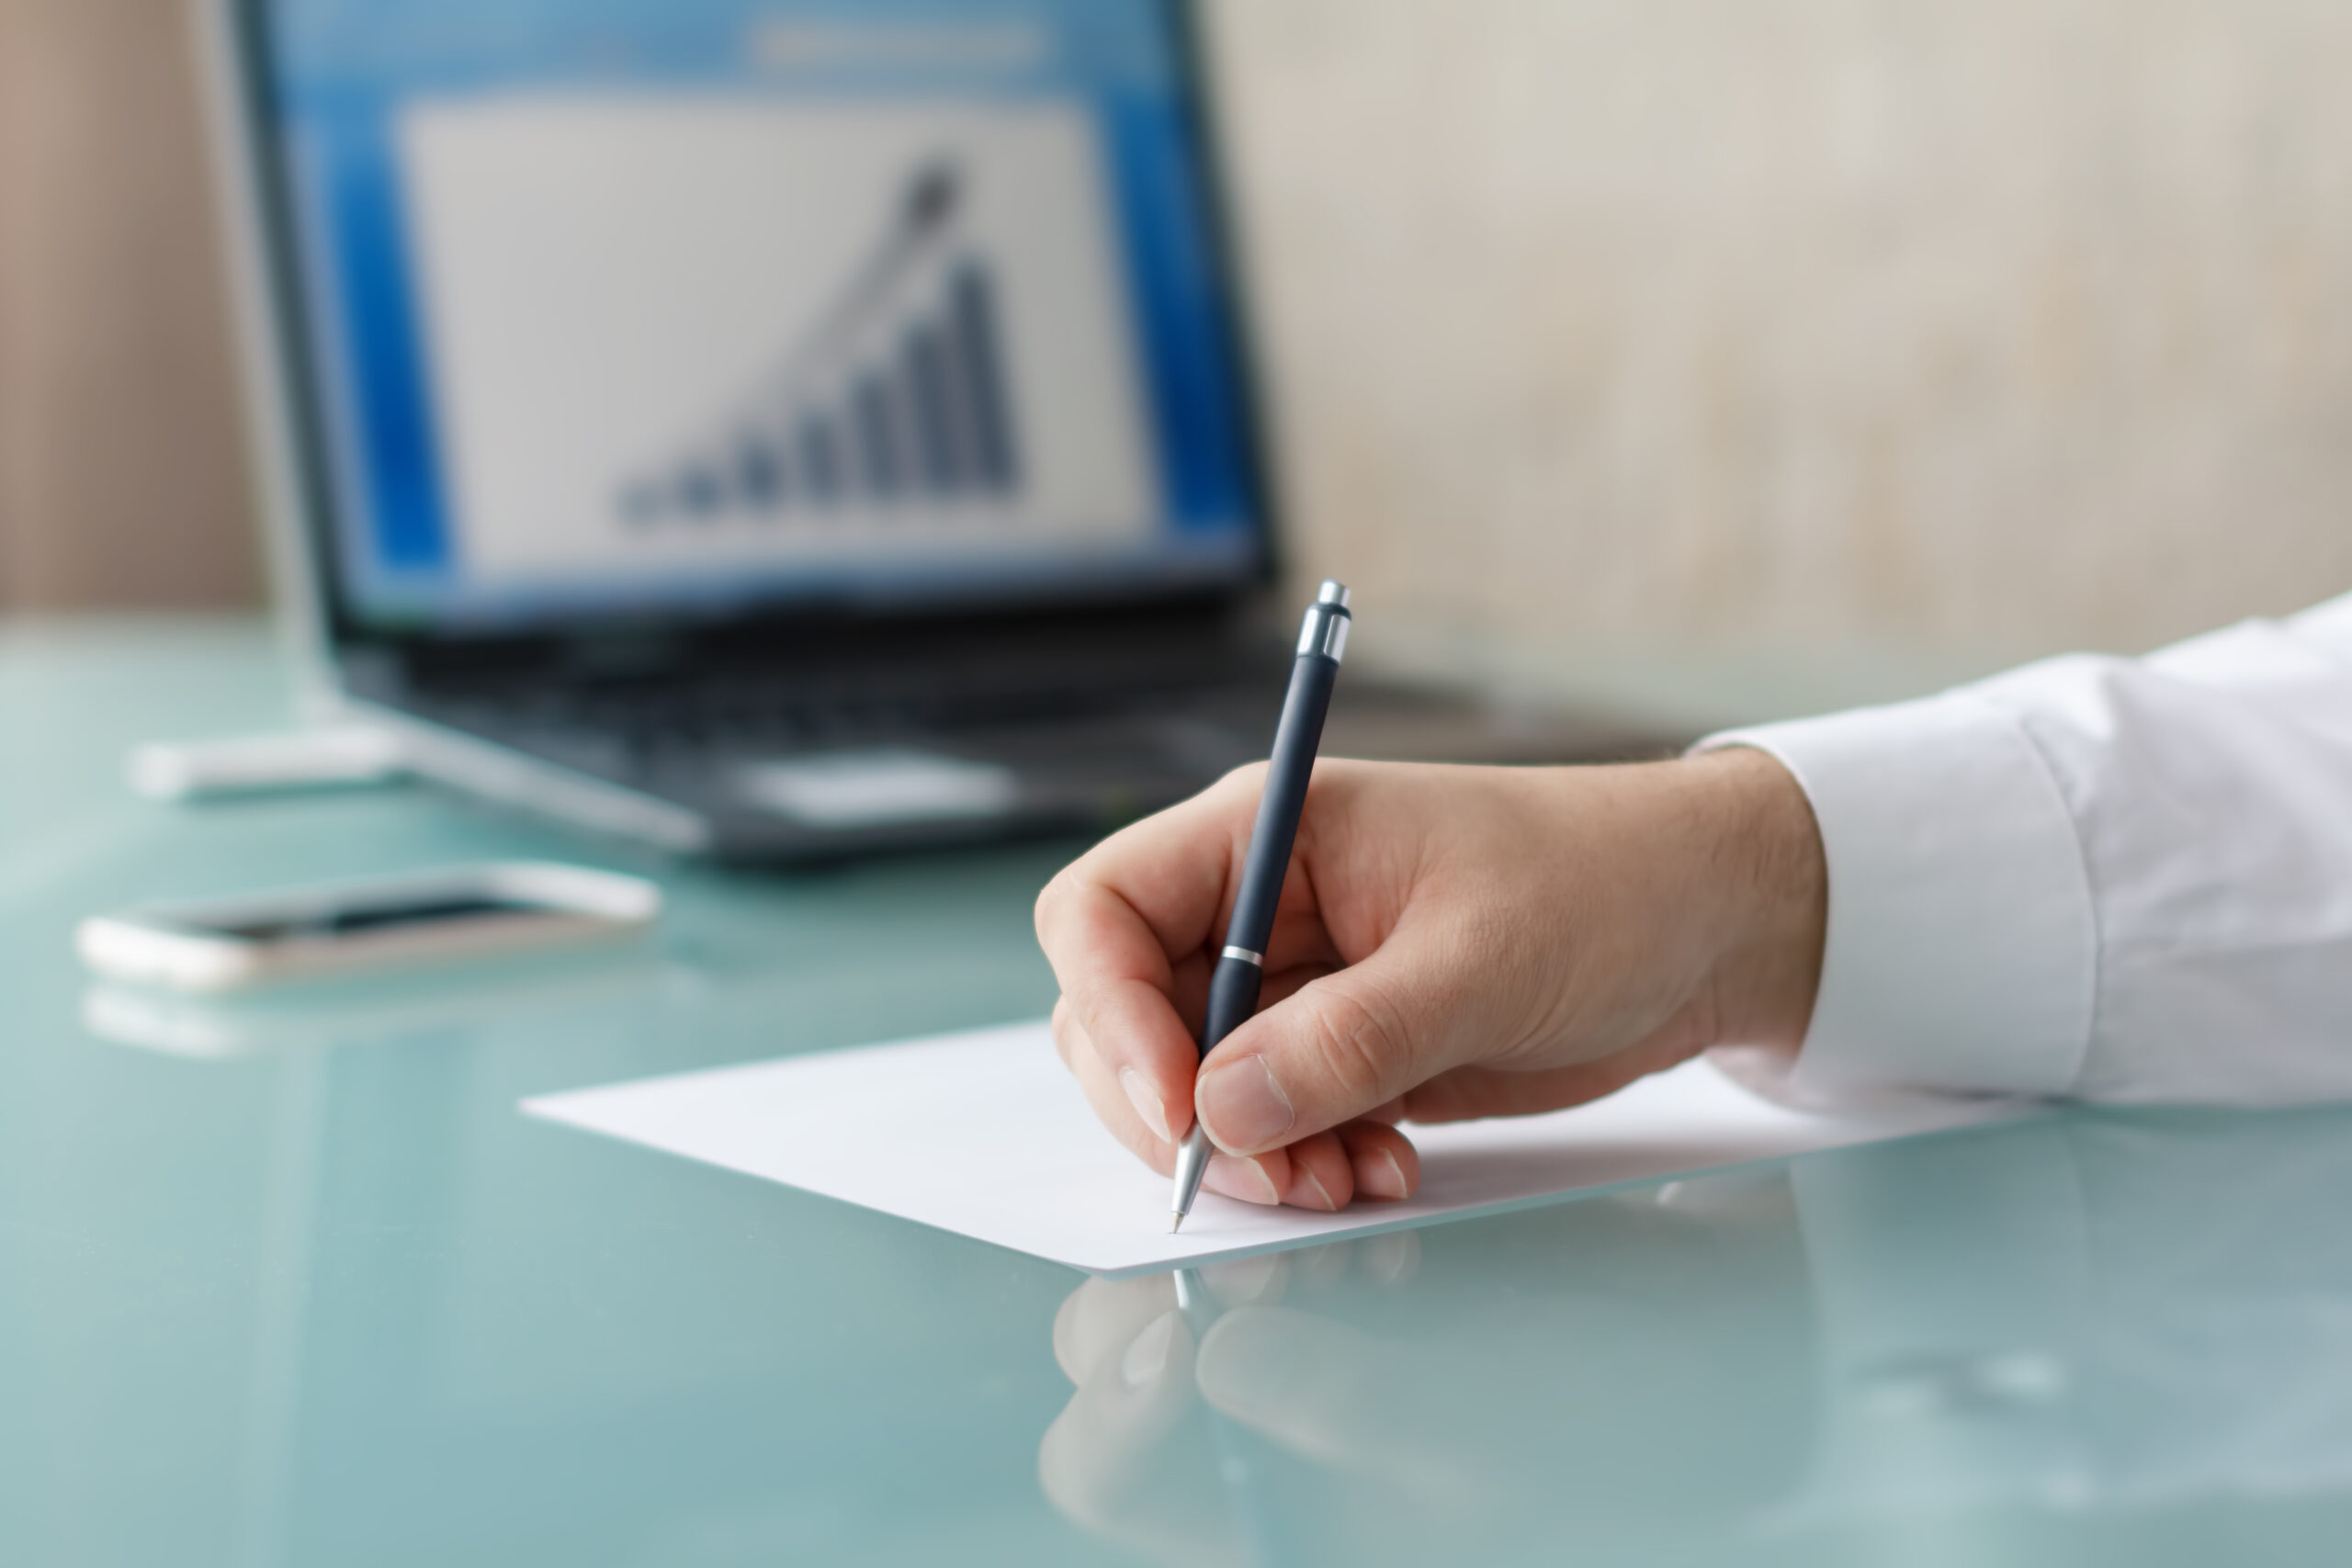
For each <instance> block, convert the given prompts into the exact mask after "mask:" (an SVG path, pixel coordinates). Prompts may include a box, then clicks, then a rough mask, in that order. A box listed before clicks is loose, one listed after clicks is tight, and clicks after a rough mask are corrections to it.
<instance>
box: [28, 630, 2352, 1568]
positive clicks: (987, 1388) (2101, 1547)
mask: <svg viewBox="0 0 2352 1568" xmlns="http://www.w3.org/2000/svg"><path fill="white" fill-rule="evenodd" d="M287 711H288V695H287V683H286V678H285V674H284V671H283V669H282V667H281V665H280V664H279V662H278V661H277V659H276V658H275V657H274V655H273V652H272V649H271V645H270V643H269V641H268V639H267V638H266V637H265V636H264V634H263V633H262V631H261V630H260V628H258V627H257V626H252V625H248V624H243V623H224V624H201V623H193V624H192V623H168V622H156V623H143V622H116V623H103V624H63V625H50V626H32V627H29V628H28V627H24V626H17V627H13V628H9V629H7V630H6V631H5V632H0V1006H5V1012H4V1013H0V1020H5V1021H0V1562H9V1563H24V1564H75V1565H79V1564H90V1565H93V1568H96V1565H101V1564H118V1563H121V1564H131V1563H138V1564H146V1563H158V1564H163V1563H169V1564H175V1565H195V1564H213V1563H222V1564H255V1565H261V1564H269V1565H277V1564H297V1563H300V1564H311V1563H332V1564H374V1563H413V1562H433V1563H440V1564H471V1563H498V1564H504V1565H513V1564H526V1563H542V1562H546V1563H580V1564H608V1563H609V1564H657V1563H658V1564H672V1563H675V1564H736V1563H786V1562H856V1563H869V1562H870V1563H926V1564H930V1563H939V1562H956V1563H957V1564H959V1565H980V1564H989V1563H998V1562H1005V1563H1061V1562H1166V1563H1184V1564H1190V1563H1236V1564H1249V1563H1287V1562H1308V1563H1320V1562H1331V1563H1347V1564H1351V1565H1359V1564H1375V1563H1386V1562H1432V1561H1458V1562H1570V1561H1573V1562H1608V1563H1651V1562H1657V1563H1668V1562H1672V1563H1713V1562H1738V1563H1781V1562H1787V1563H1807V1564H1823V1563H1827V1564H1838V1563H1849V1562H1850V1563H1858V1564H1860V1563H1872V1564H1875V1563H1903V1564H1929V1563H1933V1564H1941V1563H1962V1562H1970V1563H1974V1562H2015V1563H2041V1562H2066V1563H2078V1562H2089V1563H2109V1562H2112V1563H2132V1564H2146V1563H2173V1562H2179V1563H2199V1564H2204V1563H2214V1562H2231V1563H2246V1562H2330V1561H2341V1560H2342V1559H2343V1556H2344V1555H2345V1551H2346V1549H2345V1547H2344V1545H2343V1543H2344V1542H2346V1540H2352V1221H2347V1220H2346V1217H2345V1216H2346V1194H2347V1193H2352V1115H2348V1114H2346V1113H2344V1112H2339V1111H2312V1112H2298V1113H2287V1114H2276V1115H2268V1116H2263V1115H2227V1114H2218V1113H2188V1112H2172V1113H2163V1114H2134V1115H2113V1114H2088V1113H2080V1112H2067V1113H2060V1112H2052V1113H2048V1114H2045V1115H2041V1116H2040V1117H2037V1118H2035V1119H2033V1120H2030V1121H2028V1122H2022V1123H2018V1124H2012V1125H2008V1126H2005V1127H1998V1128H1993V1129H1989V1130H1977V1131H1972V1132H1965V1133H1959V1134H1947V1135H1943V1136H1938V1137H1931V1138H1924V1139H1918V1140H1914V1141H1911V1142H1907V1143H1902V1144H1894V1145H1882V1146H1878V1147H1874V1148H1867V1149H1860V1150H1852V1151H1846V1152H1840V1153H1831V1154H1826V1155H1818V1156H1810V1157H1806V1158H1802V1159H1798V1160H1795V1161H1791V1162H1780V1163H1773V1164H1767V1165H1762V1166H1756V1167H1748V1168H1739V1169H1735V1170H1730V1171H1724V1172H1720V1173H1716V1174H1713V1175H1704V1176H1698V1177H1693V1178H1689V1179H1682V1180H1679V1181H1670V1182H1666V1183H1663V1184H1660V1183H1647V1184H1642V1185H1638V1186H1634V1187H1630V1188H1624V1189H1620V1190H1613V1191H1611V1192H1607V1193H1603V1194H1600V1195H1598V1196H1593V1197H1589V1198H1586V1199H1583V1200H1580V1201H1571V1202H1564V1203H1560V1204H1557V1205H1554V1206H1551V1207H1547V1208H1542V1209H1536V1210H1532V1211H1527V1212H1522V1213H1514V1214H1510V1215H1506V1216H1502V1217H1498V1218H1489V1219H1483V1220H1474V1221H1468V1222H1463V1223H1457V1224H1442V1225H1436V1226H1430V1227H1428V1228H1424V1229H1421V1230H1418V1231H1410V1232H1404V1233H1397V1234H1391V1235H1383V1236H1379V1237H1375V1238H1372V1239H1369V1240H1363V1241H1359V1242H1352V1243H1340V1244H1336V1245H1331V1246H1325V1247H1313V1248H1309V1249H1306V1250H1301V1251H1296V1252H1292V1253H1286V1254H1280V1255H1276V1256H1273V1257H1269V1258H1254V1259H1250V1260H1248V1261H1245V1262H1240V1263H1235V1264H1230V1265H1227V1266H1225V1267H1223V1268H1218V1269H1207V1270H1204V1271H1203V1272H1202V1273H1201V1274H1199V1275H1196V1276H1188V1277H1186V1278H1185V1279H1184V1280H1181V1281H1180V1280H1176V1279H1174V1278H1171V1277H1167V1276H1162V1277H1158V1278H1148V1279H1138V1280H1122V1281H1115V1282H1114V1281H1103V1280H1086V1279H1083V1278H1081V1277H1080V1276H1078V1275H1076V1274H1073V1273H1071V1272H1069V1271H1068V1270H1065V1269H1059V1268H1057V1267H1055V1266H1052V1265H1048V1264H1045V1263H1040V1262H1037V1261H1035V1260H1033V1259H1030V1258H1023V1257H1020V1256H1016V1255H1013V1254H1011V1253H1007V1252H1002V1251H1000V1250H997V1249H995V1248H992V1247H987V1246H983V1245H980V1244H978V1243H974V1242H969V1241H967V1240H964V1239H961V1238H958V1237H956V1236H952V1235H944V1234H941V1233H937V1232H933V1231H929V1230H925V1229H922V1228H921V1227H918V1226H915V1225H911V1224H906V1223H904V1222H901V1221H898V1220H893V1219H889V1218H886V1217H883V1216H880V1215H876V1214H872V1213H865V1212H864V1211H860V1210H857V1209H854V1208H850V1207H847V1206H845V1205H842V1204H839V1203H835V1202H832V1201H827V1200H823V1199H819V1198H815V1197H812V1196H809V1195H808V1194H805V1193H801V1192H797V1191H793V1190H786V1189H782V1188H777V1187H773V1186H769V1185H765V1184H763V1183H760V1182H757V1181H753V1180H751V1179H744V1178H741V1177H736V1176H732V1175H729V1174H726V1173H724V1172H720V1171H718V1170H715V1169H707V1168H700V1167H696V1166H694V1165H690V1164H687V1163H684V1162H681V1161H678V1160H674V1159H670V1158H666V1157H663V1156H658V1155H654V1154H650V1153H648V1152H646V1151H643V1150H639V1149H636V1148H632V1147H628V1146H625V1145H618V1144H614V1143H609V1142H605V1141H602V1140H599V1139H596V1138H593V1137H589V1136H586V1135H583V1134H578V1133H574V1132H571V1131H568V1130H566V1129H563V1128H560V1127H556V1126H551V1125H548V1124H546V1123H543V1122H533V1121H529V1120H526V1119H525V1118H524V1117H523V1116H522V1115H520V1114H519V1113H518V1112H517V1111H516V1102H517V1101H518V1100H521V1099H523V1098H524V1097H525V1096H527V1095H532V1094H537V1093H541V1092H545V1091H549V1090H554V1089H567V1088H573V1087H579V1086H584V1085H589V1084H596V1083H603V1082H610V1081H614V1080H618V1079H623V1078H628V1077H639V1076H645V1075H650V1074H655V1073H662V1072H671V1071H676V1070H680V1069H684V1068H689V1067H694V1066H705V1065H714V1064H719V1063H726V1062H735V1061H745V1060H752V1059H755V1058H760V1057H764V1056H771V1055H779V1054H783V1053H789V1052H801V1051H816V1050H823V1049H828V1048H831V1047H837V1046H842V1045H846V1044H851V1043H862V1042H866V1041H873V1040H879V1039H888V1038H893V1037H899V1036H906V1035H912V1034H918V1033H923V1032H932V1031H937V1030H944V1029H952V1028H958V1027H964V1026H968V1025H977V1024H982V1023H989V1022H995V1021H1004V1020H1009V1019H1015V1018H1021V1017H1027V1016H1035V1015H1036V1014H1039V1013H1041V1012H1043V1011H1044V1010H1046V1008H1047V1007H1048V1006H1049V1005H1050V1003H1051V1000H1052V997H1053V986H1052V982H1051V978H1050V976H1049V975H1048V973H1047V971H1046V966H1045V964H1044V963H1043V961H1042V960H1041V959H1040V958H1039V956H1038V954H1037V953H1036V950H1035V942H1034V940H1033V938H1032V936H1031V933H1030V928H1029V906H1030V901H1031V900H1032V898H1033V897H1035V891H1036V889H1037V888H1038V887H1039V886H1041V885H1042V884H1043V882H1044V881H1045V879H1046V877H1047V876H1048V875H1050V874H1051V873H1052V872H1053V870H1054V869H1055V868H1056V867H1057V865H1058V864H1059V863H1061V862H1062V861H1063V860H1064V859H1066V858H1067V857H1068V856H1069V853H1071V852H1072V851H1073V849H1074V848H1075V846H1074V845H1072V844H1069V843H1060V844H1043V845H1028V846H1019V847H1012V848H1006V849H999V850H992V851H983V852H969V853H961V854H956V855H948V856H934V857H929V858H922V859H906V860H898V861H879V862H872V863H864V864H859V865H854V866H849V867H844V868H840V869H836V870H831V871H826V872H821V873H810V874H793V875H754V874H741V873H729V872H723V871H719V870H716V869H712V868H709V867H704V866H695V865H688V864H680V863H671V862H666V861H662V860H660V859H658V858H655V857H652V856H650V855H648V854H645V853H641V852H637V851H633V850H630V849H628V848H626V847H616V846H615V845H613V844H610V843H605V842H599V841H597V840H590V839H585V838H580V837H574V836H572V835H571V834H569V833H566V832H563V831H561V830H559V829H550V828H547V827H542V826H537V825H534V824H532V823H529V822H526V821H521V820H518V819H515V818H511V817H505V816H501V815H499V814H496V813H494V812H492V811H491V810H488V809H486V808H483V807H476V806H473V805H469V804H468V803H466V802H463V801H459V800H456V799H452V798H449V797H447V796H444V795H437V794H435V793H433V792H430V791H426V790H423V789H414V788H406V789H390V790H376V791H368V792H348V793H342V794H312V795H288V796H282V797H278V798H276V799H262V800H248V801H244V802H239V803H230V804H221V805H216V806H210V807H195V808H187V807H164V806H157V805H153V804H149V803H145V802H141V801H138V800H136V799H133V798H132V797H131V796H130V795H129V794H128V792H127V791H126V790H125V789H124V787H123V786H122V784H121V782H120V781H121V773H122V761H123V754H124V751H125V749H126V748H127V747H128V746H129V745H130V743H131V742H133V741H134V740H137V739H153V738H159V737H172V736H187V735H202V734H210V733H233V732H238V731H243V730H252V729H260V728H270V727H273V726H275V725H277V724H280V723H282V722H283V721H284V716H285V715H286V713H287ZM491 856H500V857H511V856H549V857H558V858H563V859H569V860H573V861H578V862H581V863H591V864H598V865H606V866H612V867H616V868H619V869H625V870H632V871H638V872H642V873H645V874H651V875H654V876H657V877H658V878H659V879H660V880H661V881H662V883H663V884H664V885H665V886H666V887H667V888H668V889H669V891H670V893H671V895H672V898H673V908H672V912H671V914H670V917H669V918H668V919H666V920H665V922H664V924H663V926H662V929H661V930H660V931H659V932H658V933H657V934H656V936H655V937H653V938H652V939H651V940H650V942H647V943H645V944H643V945H642V946H641V947H640V948H638V949H635V950H632V951H629V952H626V953H604V954H599V955H594V956H589V955H578V956H573V957H570V958H556V957H546V958H540V959H537V960H531V961H515V962H510V963H504V964H484V965H479V966H474V967H470V968H467V969H463V970H448V971H442V972H438V973H435V974H430V975H427V974H412V975H410V976H406V977H398V978H388V979H381V980H373V981H368V982H366V983H345V984H343V985H340V986H335V987H315V988H311V989H309V990H305V991H299V992H288V993H285V994H282V995H280V996H278V997H276V998H255V999H254V1000H252V1001H249V1002H246V1003H243V1004H221V1003H215V1004H208V1005H196V1004H187V1005H172V1004H166V1003H163V1002H160V1001H158V1000H156V999H155V998H141V997H138V996H135V995H130V996H126V995H123V994H119V993H110V992H107V990H105V989H104V988H102V987H95V986H93V985H92V984H91V983H89V982H88V980H87V979H86V977H85V975H84V974H83V972H82V971H81V969H80V968H79V966H78V965H77V964H76V963H75V961H74V957H73V954H72V951H71V946H70V942H71V932H72V930H73V927H74V923H75V921H76V920H77V919H80V918H81V917H83V916H85V915H86V914H89V913H92V912H94V911H97V910H101V909H107V908H116V907H119V906H122V905H126V904H130V903H133V902H137V901H140V900H142V899H147V898H153V897H165V896H175V895H196V894H203V893H213V892H225V891H228V890H232V889H241V888H250V887H254V886H268V885H273V884H278V883H288V882H297V881H302V880H308V879H313V878H321V877H327V876H335V875H343V874H361V873H368V872H376V871H389V870H394V869H402V868H413V867H417V866H421V865H430V864H436V863H449V862H457V861H465V860H472V859H480V858H484V857H491Z"/></svg>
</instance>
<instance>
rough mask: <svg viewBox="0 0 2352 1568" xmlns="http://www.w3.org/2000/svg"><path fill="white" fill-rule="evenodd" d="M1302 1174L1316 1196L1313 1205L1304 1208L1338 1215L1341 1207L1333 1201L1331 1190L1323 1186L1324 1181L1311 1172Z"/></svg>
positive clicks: (1307, 1171)
mask: <svg viewBox="0 0 2352 1568" xmlns="http://www.w3.org/2000/svg"><path fill="white" fill-rule="evenodd" d="M1300 1174H1301V1175H1303V1176H1305V1177H1306V1185H1307V1187H1308V1188H1309V1189H1310V1190H1312V1191H1313V1192H1314V1194H1315V1201H1314V1202H1313V1203H1312V1204H1309V1205H1302V1206H1303V1207H1312V1208H1317V1209H1320V1210H1322V1211H1323V1212H1324V1213H1327V1214H1336V1213H1339V1212H1340V1205H1338V1204H1337V1203H1334V1202H1333V1201H1331V1192H1330V1190H1329V1188H1327V1187H1325V1186H1324V1185H1323V1179H1322V1178H1321V1177H1319V1176H1317V1175H1316V1174H1315V1173H1314V1172H1313V1171H1311V1170H1306V1171H1302V1172H1300Z"/></svg>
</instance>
